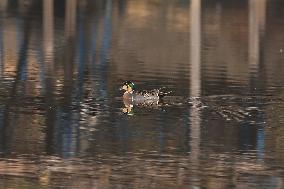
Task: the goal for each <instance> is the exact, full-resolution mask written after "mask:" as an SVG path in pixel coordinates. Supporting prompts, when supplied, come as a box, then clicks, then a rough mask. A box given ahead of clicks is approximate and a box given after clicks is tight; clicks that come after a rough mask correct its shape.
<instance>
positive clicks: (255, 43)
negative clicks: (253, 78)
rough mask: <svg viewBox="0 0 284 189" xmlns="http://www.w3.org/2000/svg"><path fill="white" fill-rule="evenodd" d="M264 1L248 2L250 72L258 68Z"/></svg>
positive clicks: (263, 19)
mask: <svg viewBox="0 0 284 189" xmlns="http://www.w3.org/2000/svg"><path fill="white" fill-rule="evenodd" d="M265 14H266V0H250V1H249V63H250V69H251V71H257V69H258V67H259V56H260V40H261V33H262V32H263V31H264V28H265Z"/></svg>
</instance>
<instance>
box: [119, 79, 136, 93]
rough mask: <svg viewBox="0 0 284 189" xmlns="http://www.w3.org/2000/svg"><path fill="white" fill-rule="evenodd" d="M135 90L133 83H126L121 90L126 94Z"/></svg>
mask: <svg viewBox="0 0 284 189" xmlns="http://www.w3.org/2000/svg"><path fill="white" fill-rule="evenodd" d="M134 89H135V85H134V83H133V82H132V81H126V82H124V83H123V86H122V87H120V90H124V91H125V92H129V93H131V92H133V91H134Z"/></svg>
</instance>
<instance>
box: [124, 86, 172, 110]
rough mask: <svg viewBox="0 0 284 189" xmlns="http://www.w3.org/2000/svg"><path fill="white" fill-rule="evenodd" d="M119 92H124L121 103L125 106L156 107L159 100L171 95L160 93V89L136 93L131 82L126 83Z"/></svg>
mask: <svg viewBox="0 0 284 189" xmlns="http://www.w3.org/2000/svg"><path fill="white" fill-rule="evenodd" d="M120 90H123V91H124V94H123V101H124V104H125V105H127V106H130V105H132V106H133V105H144V106H146V105H147V106H149V105H157V104H158V103H159V102H160V101H161V99H162V98H163V97H164V96H165V95H168V94H169V93H171V91H169V92H162V91H161V89H153V90H148V91H147V90H143V91H137V90H136V85H135V84H134V83H133V82H132V81H126V82H124V83H123V86H122V87H121V88H120Z"/></svg>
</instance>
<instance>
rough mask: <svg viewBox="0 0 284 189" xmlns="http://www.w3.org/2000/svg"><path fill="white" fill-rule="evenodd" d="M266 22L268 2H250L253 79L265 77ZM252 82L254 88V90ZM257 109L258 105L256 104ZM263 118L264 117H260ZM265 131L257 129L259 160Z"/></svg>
mask: <svg viewBox="0 0 284 189" xmlns="http://www.w3.org/2000/svg"><path fill="white" fill-rule="evenodd" d="M265 22H266V0H250V1H249V39H248V40H249V65H250V72H251V76H252V78H254V76H255V74H257V75H256V76H258V77H263V74H261V72H262V69H261V67H260V63H261V51H262V49H261V48H262V47H261V43H262V35H263V34H264V33H265ZM264 75H265V74H264ZM254 85H255V84H254V83H253V81H252V86H253V88H254ZM255 106H256V107H257V106H258V105H257V103H256V104H255ZM259 117H260V118H261V117H262V116H261V115H259ZM264 140H265V130H264V129H262V128H260V127H259V128H258V129H257V141H256V142H257V156H258V159H263V154H264V147H265V141H264Z"/></svg>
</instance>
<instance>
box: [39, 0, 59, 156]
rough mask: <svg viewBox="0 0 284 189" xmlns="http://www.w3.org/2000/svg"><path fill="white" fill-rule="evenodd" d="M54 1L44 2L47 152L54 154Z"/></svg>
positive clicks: (47, 0)
mask: <svg viewBox="0 0 284 189" xmlns="http://www.w3.org/2000/svg"><path fill="white" fill-rule="evenodd" d="M53 19H54V16H53V0H44V1H43V65H42V69H45V71H46V73H45V74H44V75H45V76H44V77H46V78H45V79H42V80H44V83H45V86H44V87H46V88H45V90H44V92H45V96H46V99H47V100H46V127H47V129H46V151H47V153H50V154H52V153H53V152H54V149H53V142H54V121H55V115H56V112H55V110H54V109H53V108H52V107H53V105H54V97H53V79H52V75H53V59H54V58H53V46H54V42H53V40H54V35H53V29H54V28H53V27H54V22H53Z"/></svg>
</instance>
